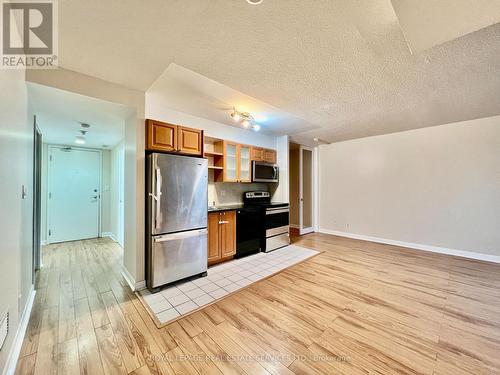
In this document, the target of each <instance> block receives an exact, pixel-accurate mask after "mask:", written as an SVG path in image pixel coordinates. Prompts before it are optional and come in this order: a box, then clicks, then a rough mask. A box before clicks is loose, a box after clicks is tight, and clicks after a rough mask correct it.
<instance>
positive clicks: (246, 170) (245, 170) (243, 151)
mask: <svg viewBox="0 0 500 375" xmlns="http://www.w3.org/2000/svg"><path fill="white" fill-rule="evenodd" d="M251 150H252V147H251V146H245V145H238V175H239V177H238V181H239V182H252V158H251V152H252V151H251Z"/></svg>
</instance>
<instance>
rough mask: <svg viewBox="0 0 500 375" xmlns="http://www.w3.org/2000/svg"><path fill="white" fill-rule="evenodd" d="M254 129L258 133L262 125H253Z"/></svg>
mask: <svg viewBox="0 0 500 375" xmlns="http://www.w3.org/2000/svg"><path fill="white" fill-rule="evenodd" d="M252 129H253V130H255V131H256V132H258V131H259V130H260V125H259V124H253V126H252Z"/></svg>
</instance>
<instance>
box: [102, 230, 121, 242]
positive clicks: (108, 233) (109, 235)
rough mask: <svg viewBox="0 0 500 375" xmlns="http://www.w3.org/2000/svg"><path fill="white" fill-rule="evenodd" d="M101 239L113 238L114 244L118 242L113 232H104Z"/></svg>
mask: <svg viewBox="0 0 500 375" xmlns="http://www.w3.org/2000/svg"><path fill="white" fill-rule="evenodd" d="M101 237H108V238H111V239H112V240H113V241H114V242H118V240H117V239H116V237H115V235H114V234H113V233H112V232H102V233H101Z"/></svg>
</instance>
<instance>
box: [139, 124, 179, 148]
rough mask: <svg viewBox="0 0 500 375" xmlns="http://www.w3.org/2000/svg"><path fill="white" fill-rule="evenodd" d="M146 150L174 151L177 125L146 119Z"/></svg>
mask: <svg viewBox="0 0 500 375" xmlns="http://www.w3.org/2000/svg"><path fill="white" fill-rule="evenodd" d="M146 126H147V135H148V142H147V148H148V150H158V151H176V150H177V126H176V125H172V124H167V123H164V122H160V121H154V120H146Z"/></svg>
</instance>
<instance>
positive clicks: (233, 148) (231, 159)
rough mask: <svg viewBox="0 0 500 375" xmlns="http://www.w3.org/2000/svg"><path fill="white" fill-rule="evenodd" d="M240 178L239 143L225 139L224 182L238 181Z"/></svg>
mask: <svg viewBox="0 0 500 375" xmlns="http://www.w3.org/2000/svg"><path fill="white" fill-rule="evenodd" d="M238 178H239V175H238V145H237V144H236V143H232V142H226V141H224V182H237V181H238Z"/></svg>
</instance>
